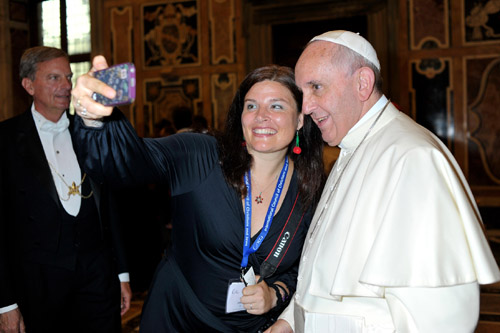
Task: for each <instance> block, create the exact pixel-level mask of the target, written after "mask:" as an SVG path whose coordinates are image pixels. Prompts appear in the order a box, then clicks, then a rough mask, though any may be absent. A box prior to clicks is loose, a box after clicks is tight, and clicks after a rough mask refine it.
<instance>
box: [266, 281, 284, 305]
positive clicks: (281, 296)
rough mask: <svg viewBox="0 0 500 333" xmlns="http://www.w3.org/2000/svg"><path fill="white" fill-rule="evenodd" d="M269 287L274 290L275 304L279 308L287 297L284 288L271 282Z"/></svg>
mask: <svg viewBox="0 0 500 333" xmlns="http://www.w3.org/2000/svg"><path fill="white" fill-rule="evenodd" d="M269 287H271V288H273V289H274V291H275V292H276V300H277V301H276V306H277V307H278V308H280V307H281V306H282V305H283V303H285V302H286V301H287V299H288V293H287V292H286V289H285V288H284V287H282V286H280V285H279V284H275V283H272V284H271V285H270V286H269ZM281 291H283V294H282V293H281Z"/></svg>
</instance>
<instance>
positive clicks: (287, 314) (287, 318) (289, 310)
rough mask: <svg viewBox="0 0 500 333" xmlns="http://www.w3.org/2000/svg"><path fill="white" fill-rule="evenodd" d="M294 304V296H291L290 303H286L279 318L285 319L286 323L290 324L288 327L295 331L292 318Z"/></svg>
mask: <svg viewBox="0 0 500 333" xmlns="http://www.w3.org/2000/svg"><path fill="white" fill-rule="evenodd" d="M294 306H295V298H294V297H293V296H292V299H291V300H290V304H288V306H287V307H286V309H285V310H284V311H283V312H282V313H281V315H280V316H279V319H283V320H285V321H286V322H287V323H288V325H290V327H291V328H292V329H293V330H294V331H295V320H294V318H293V312H294Z"/></svg>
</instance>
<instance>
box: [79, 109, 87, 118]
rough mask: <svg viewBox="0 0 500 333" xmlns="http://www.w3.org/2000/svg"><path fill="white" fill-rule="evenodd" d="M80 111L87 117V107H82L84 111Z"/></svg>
mask: <svg viewBox="0 0 500 333" xmlns="http://www.w3.org/2000/svg"><path fill="white" fill-rule="evenodd" d="M80 113H81V114H82V116H83V117H85V116H86V115H87V109H86V108H82V111H81V112H80Z"/></svg>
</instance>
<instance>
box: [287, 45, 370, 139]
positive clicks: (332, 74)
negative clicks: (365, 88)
mask: <svg viewBox="0 0 500 333" xmlns="http://www.w3.org/2000/svg"><path fill="white" fill-rule="evenodd" d="M337 48H338V46H337V45H336V44H334V43H330V42H325V41H316V42H313V43H311V44H310V45H308V46H307V47H306V49H305V50H304V52H303V53H302V55H301V56H300V58H299V60H298V61H297V65H296V66H295V81H296V82H297V85H298V86H299V88H300V89H302V92H303V93H304V97H303V103H302V112H303V113H304V114H306V115H310V116H311V118H312V119H313V121H314V122H315V123H316V125H317V126H318V127H319V129H320V130H321V134H322V137H323V140H324V141H325V142H326V143H328V145H330V146H337V145H338V144H339V143H340V142H341V141H342V139H343V138H344V137H345V136H346V134H347V132H349V130H350V129H351V128H352V127H353V126H354V125H355V124H356V122H357V121H358V120H359V119H360V118H361V110H362V109H361V104H360V103H359V99H358V96H357V94H356V91H357V87H356V80H355V78H356V76H357V71H355V72H354V73H350V71H349V70H347V69H346V68H344V67H345V66H341V65H340V64H337V63H334V59H333V55H334V52H336V50H337Z"/></svg>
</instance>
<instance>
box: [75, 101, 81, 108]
mask: <svg viewBox="0 0 500 333" xmlns="http://www.w3.org/2000/svg"><path fill="white" fill-rule="evenodd" d="M76 106H78V107H80V106H82V103H80V99H77V100H76Z"/></svg>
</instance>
